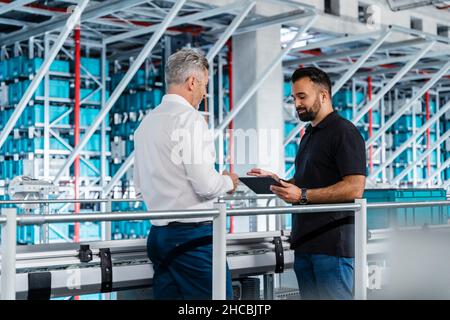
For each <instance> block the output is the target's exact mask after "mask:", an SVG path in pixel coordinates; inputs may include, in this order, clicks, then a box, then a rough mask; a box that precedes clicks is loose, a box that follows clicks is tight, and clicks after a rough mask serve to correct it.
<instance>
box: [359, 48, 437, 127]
mask: <svg viewBox="0 0 450 320" xmlns="http://www.w3.org/2000/svg"><path fill="white" fill-rule="evenodd" d="M435 43H436V42H435V41H432V42H429V43H428V44H426V45H425V46H424V47H423V48H422V49H421V50H420V51H419V52H418V53H416V54H415V55H414V56H413V57H412V58H411V60H409V62H408V63H407V64H406V65H404V66H403V68H402V69H401V70H400V71H399V72H398V73H397V74H396V75H395V76H394V77H393V78H392V79H391V80H390V81H389V83H387V84H386V85H385V86H384V87H383V88H381V90H380V91H379V92H378V93H377V95H376V96H375V97H374V98H373V99H372V100H370V102H369V103H367V104H366V105H365V106H364V107H362V108H361V110H360V111H359V112H358V114H356V115H355V116H354V117H353V119H352V122H353V123H354V124H356V123H358V121H359V120H361V119H362V117H364V115H365V114H366V113H367V112H368V111H369V110H370V109H372V108H373V107H374V106H375V105H376V104H377V103H378V102H379V101H380V100H381V99H382V98H383V97H384V95H385V94H386V93H387V92H388V91H389V90H391V89H392V87H393V86H394V85H395V84H396V83H397V82H398V81H400V79H401V78H402V77H403V76H404V75H405V74H406V73H407V72H408V71H409V70H411V68H412V67H414V65H415V64H416V63H417V62H418V61H419V60H420V59H422V57H423V56H424V55H425V54H426V53H427V52H428V51H429V50H430V49H431V48H432V47H433V45H434V44H435Z"/></svg>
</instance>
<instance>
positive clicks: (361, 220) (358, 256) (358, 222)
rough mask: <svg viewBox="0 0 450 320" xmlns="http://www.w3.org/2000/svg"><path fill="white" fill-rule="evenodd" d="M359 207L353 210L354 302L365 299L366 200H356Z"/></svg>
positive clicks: (366, 269) (366, 274)
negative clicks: (357, 209)
mask: <svg viewBox="0 0 450 320" xmlns="http://www.w3.org/2000/svg"><path fill="white" fill-rule="evenodd" d="M355 203H358V204H360V205H361V208H360V210H359V211H356V210H355V300H366V299H367V279H368V268H367V200H366V199H356V200H355Z"/></svg>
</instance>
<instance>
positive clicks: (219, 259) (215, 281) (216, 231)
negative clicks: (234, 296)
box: [212, 202, 227, 300]
mask: <svg viewBox="0 0 450 320" xmlns="http://www.w3.org/2000/svg"><path fill="white" fill-rule="evenodd" d="M214 207H215V208H216V209H218V210H219V215H218V216H216V217H214V220H213V262H212V264H213V265H212V269H213V270H212V290H213V292H212V298H213V300H225V299H226V296H227V295H226V290H227V286H226V263H227V255H226V253H227V243H226V230H227V204H226V203H225V202H218V203H215V204H214Z"/></svg>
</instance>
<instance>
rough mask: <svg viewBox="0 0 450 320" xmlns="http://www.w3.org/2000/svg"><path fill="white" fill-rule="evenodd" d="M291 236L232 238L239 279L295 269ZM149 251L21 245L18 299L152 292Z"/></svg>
mask: <svg viewBox="0 0 450 320" xmlns="http://www.w3.org/2000/svg"><path fill="white" fill-rule="evenodd" d="M288 235H289V234H287V235H285V234H284V233H283V231H276V232H275V231H274V232H258V233H256V232H255V233H241V234H231V235H228V236H227V261H228V264H229V267H230V270H231V272H232V277H233V279H236V278H240V277H245V276H251V275H263V274H273V273H275V272H283V271H284V270H285V269H288V268H292V264H293V261H294V254H293V251H291V250H290V249H289V243H288ZM146 250H147V249H146V239H134V240H115V241H98V242H86V243H81V244H75V243H60V244H40V245H29V246H18V247H17V255H16V259H17V260H16V270H17V273H16V294H17V299H27V298H35V297H39V298H48V297H49V296H48V295H49V294H50V293H51V297H64V296H74V295H82V294H89V293H99V292H111V291H121V290H128V289H138V288H145V287H150V286H151V285H152V276H153V269H152V264H151V262H150V261H149V259H148V257H147V251H146ZM100 256H101V257H102V258H101V257H100ZM277 257H278V258H277ZM110 265H111V268H109V266H110ZM108 269H109V270H108Z"/></svg>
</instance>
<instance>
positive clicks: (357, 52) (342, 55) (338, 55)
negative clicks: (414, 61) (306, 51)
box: [283, 39, 428, 67]
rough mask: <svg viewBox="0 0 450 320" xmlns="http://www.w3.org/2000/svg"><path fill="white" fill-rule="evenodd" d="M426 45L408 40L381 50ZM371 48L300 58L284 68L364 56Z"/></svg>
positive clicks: (285, 63)
mask: <svg viewBox="0 0 450 320" xmlns="http://www.w3.org/2000/svg"><path fill="white" fill-rule="evenodd" d="M424 43H428V41H427V40H425V39H412V40H406V41H400V42H396V43H387V44H384V45H382V46H381V47H380V50H394V49H402V48H408V47H412V46H416V45H421V44H424ZM368 48H369V47H363V48H358V49H352V50H347V51H343V52H337V53H332V54H324V55H321V56H317V57H310V58H298V59H293V60H288V61H285V62H283V65H284V66H287V67H290V66H297V65H299V64H309V63H315V62H320V61H329V60H332V59H340V58H345V57H352V56H357V55H360V54H363V53H364V52H366V51H367V49H368ZM296 49H298V50H302V47H299V48H296Z"/></svg>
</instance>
